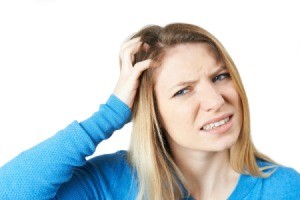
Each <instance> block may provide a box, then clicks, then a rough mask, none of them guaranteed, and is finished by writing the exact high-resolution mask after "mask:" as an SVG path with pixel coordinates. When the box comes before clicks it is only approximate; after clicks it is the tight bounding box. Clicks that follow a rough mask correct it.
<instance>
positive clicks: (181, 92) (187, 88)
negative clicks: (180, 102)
mask: <svg viewBox="0 0 300 200" xmlns="http://www.w3.org/2000/svg"><path fill="white" fill-rule="evenodd" d="M188 92H189V87H186V88H183V89H181V90H179V91H178V92H176V93H175V94H174V96H173V97H176V96H182V95H184V94H186V93H188Z"/></svg>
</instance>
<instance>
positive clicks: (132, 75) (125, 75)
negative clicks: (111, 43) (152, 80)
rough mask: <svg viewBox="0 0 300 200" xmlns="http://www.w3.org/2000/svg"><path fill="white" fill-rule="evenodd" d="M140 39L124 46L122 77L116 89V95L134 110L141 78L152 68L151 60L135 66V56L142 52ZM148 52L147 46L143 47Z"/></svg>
mask: <svg viewBox="0 0 300 200" xmlns="http://www.w3.org/2000/svg"><path fill="white" fill-rule="evenodd" d="M141 45H142V42H141V41H140V38H139V37H138V38H134V39H131V40H129V41H127V42H125V43H123V44H122V47H121V51H120V77H119V80H118V82H117V85H116V87H115V89H114V94H115V95H116V96H117V97H118V98H119V99H120V100H122V101H123V102H124V103H126V104H127V105H128V107H129V108H132V105H133V101H134V98H135V95H136V92H137V89H138V87H139V77H140V75H141V74H142V72H143V71H144V70H146V69H148V68H149V67H150V62H151V60H150V59H148V60H144V61H141V62H137V63H135V64H134V65H133V64H132V63H133V62H134V55H135V54H136V53H137V52H138V51H139V50H140V47H141ZM142 48H143V49H144V50H147V48H148V46H147V44H144V46H143V47H142Z"/></svg>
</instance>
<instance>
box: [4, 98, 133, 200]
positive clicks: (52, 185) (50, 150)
mask: <svg viewBox="0 0 300 200" xmlns="http://www.w3.org/2000/svg"><path fill="white" fill-rule="evenodd" d="M130 117H131V111H130V108H129V107H128V106H127V105H126V104H124V103H123V102H122V101H121V100H119V99H118V98H117V97H116V96H114V95H111V96H110V98H109V99H108V101H107V103H106V104H103V105H101V106H100V108H99V110H98V111H97V112H95V113H94V114H93V115H92V116H91V117H90V118H88V119H87V120H85V121H83V122H81V123H78V122H77V121H74V122H73V123H71V124H70V125H68V126H67V127H66V128H65V129H63V130H60V131H58V133H57V134H55V135H54V136H53V137H51V138H49V139H47V140H46V141H44V142H42V143H40V144H38V145H37V146H35V147H33V148H31V149H29V150H27V151H25V152H23V153H21V154H20V155H19V156H17V157H16V158H14V159H13V160H11V161H10V162H8V163H7V164H5V165H4V166H3V167H1V168H0V199H51V198H53V197H54V196H55V194H56V192H57V191H58V189H59V188H60V186H61V185H62V184H63V183H64V182H67V181H68V180H70V179H71V177H72V174H73V169H74V168H75V167H80V166H83V165H84V164H85V163H86V159H85V158H86V157H87V156H89V155H91V154H93V153H94V151H95V149H96V146H97V145H98V144H99V143H100V142H101V141H102V140H104V139H107V138H109V137H110V136H111V135H112V133H113V132H114V131H115V130H117V129H120V128H122V127H123V126H124V125H125V124H126V123H127V122H128V121H129V120H130Z"/></svg>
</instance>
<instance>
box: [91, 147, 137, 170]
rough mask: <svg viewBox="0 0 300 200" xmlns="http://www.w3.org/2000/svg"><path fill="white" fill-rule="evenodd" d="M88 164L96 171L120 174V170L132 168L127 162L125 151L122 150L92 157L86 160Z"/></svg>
mask: <svg viewBox="0 0 300 200" xmlns="http://www.w3.org/2000/svg"><path fill="white" fill-rule="evenodd" d="M88 165H91V166H92V167H93V168H94V169H95V170H96V171H97V172H101V171H104V172H105V173H109V172H110V173H117V174H120V172H129V171H131V170H132V168H131V166H130V164H129V162H128V158H127V151H124V150H121V151H117V152H115V153H111V154H104V155H100V156H97V157H94V158H92V159H90V160H89V161H88ZM117 174H114V175H117Z"/></svg>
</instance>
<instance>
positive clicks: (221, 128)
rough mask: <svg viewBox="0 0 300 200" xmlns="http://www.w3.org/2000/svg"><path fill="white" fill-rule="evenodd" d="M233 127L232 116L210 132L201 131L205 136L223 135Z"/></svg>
mask: <svg viewBox="0 0 300 200" xmlns="http://www.w3.org/2000/svg"><path fill="white" fill-rule="evenodd" d="M232 125H233V116H231V117H230V119H229V121H228V122H227V123H226V124H223V125H222V126H218V127H217V128H214V129H212V130H201V132H203V133H205V134H224V133H226V132H227V131H228V130H229V129H230V128H231V127H232Z"/></svg>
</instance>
